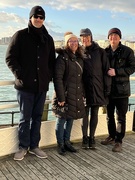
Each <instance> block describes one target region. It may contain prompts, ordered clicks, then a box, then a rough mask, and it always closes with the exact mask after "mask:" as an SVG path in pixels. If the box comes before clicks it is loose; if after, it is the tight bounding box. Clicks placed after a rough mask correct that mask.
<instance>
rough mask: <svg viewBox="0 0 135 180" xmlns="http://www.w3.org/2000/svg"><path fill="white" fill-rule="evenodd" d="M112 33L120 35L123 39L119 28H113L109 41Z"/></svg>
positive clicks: (110, 31)
mask: <svg viewBox="0 0 135 180" xmlns="http://www.w3.org/2000/svg"><path fill="white" fill-rule="evenodd" d="M112 33H115V34H118V35H119V36H120V39H121V37H122V34H121V31H120V30H119V29H118V28H112V29H110V30H109V32H108V39H109V36H110V34H112Z"/></svg>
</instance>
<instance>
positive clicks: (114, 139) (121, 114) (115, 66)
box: [101, 28, 135, 152]
mask: <svg viewBox="0 0 135 180" xmlns="http://www.w3.org/2000/svg"><path fill="white" fill-rule="evenodd" d="M121 38H122V33H121V31H120V29H118V28H112V29H110V30H109V32H108V39H109V42H110V45H109V46H108V47H106V48H105V50H106V52H107V56H108V58H109V61H110V67H111V68H110V69H109V71H108V75H109V76H110V77H112V85H111V93H110V96H109V104H108V105H107V125H108V133H109V135H108V137H107V138H105V140H103V141H101V144H103V145H110V144H112V145H114V146H113V148H112V151H113V152H121V151H122V142H123V138H124V136H125V129H126V113H127V110H128V99H129V96H130V80H129V77H130V75H131V74H133V73H134V72H135V57H134V52H133V50H132V49H131V48H129V47H127V46H125V45H123V44H121V41H120V40H121ZM115 112H116V115H117V125H116V122H115Z"/></svg>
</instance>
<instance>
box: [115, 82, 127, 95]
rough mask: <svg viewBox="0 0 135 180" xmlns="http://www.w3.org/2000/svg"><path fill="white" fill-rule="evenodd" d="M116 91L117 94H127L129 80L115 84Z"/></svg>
mask: <svg viewBox="0 0 135 180" xmlns="http://www.w3.org/2000/svg"><path fill="white" fill-rule="evenodd" d="M116 89H117V93H118V94H119V95H129V94H130V84H129V82H126V83H122V84H116Z"/></svg>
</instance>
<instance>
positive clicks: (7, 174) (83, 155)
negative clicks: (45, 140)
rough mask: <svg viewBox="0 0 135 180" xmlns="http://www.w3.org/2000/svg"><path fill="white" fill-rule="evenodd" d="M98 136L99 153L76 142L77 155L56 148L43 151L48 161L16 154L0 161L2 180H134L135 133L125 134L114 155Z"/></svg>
mask: <svg viewBox="0 0 135 180" xmlns="http://www.w3.org/2000/svg"><path fill="white" fill-rule="evenodd" d="M104 137H105V136H97V137H96V143H97V149H96V150H83V149H81V143H80V142H77V143H74V146H75V147H76V148H77V149H78V153H70V152H67V154H66V155H65V156H61V155H59V154H58V153H57V150H56V146H55V147H50V148H46V149H44V151H46V152H47V154H48V158H47V159H39V158H37V157H35V156H34V155H30V154H27V155H26V156H25V158H24V159H23V160H22V161H14V160H13V155H10V156H5V157H3V158H0V180H7V179H8V180H14V179H17V180H21V179H25V180H26V179H27V180H31V179H32V180H39V179H41V180H47V179H48V180H55V179H57V180H65V179H67V180H72V179H73V180H79V179H81V180H85V179H88V180H95V179H96V180H133V179H135V133H134V132H130V133H126V136H125V138H124V140H123V150H122V152H121V153H114V152H112V146H111V145H109V146H104V145H101V144H100V141H101V140H102V139H104Z"/></svg>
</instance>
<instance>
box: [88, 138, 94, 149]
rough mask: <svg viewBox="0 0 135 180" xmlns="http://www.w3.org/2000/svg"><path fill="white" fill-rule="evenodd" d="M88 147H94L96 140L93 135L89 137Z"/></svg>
mask: <svg viewBox="0 0 135 180" xmlns="http://www.w3.org/2000/svg"><path fill="white" fill-rule="evenodd" d="M89 148H90V149H96V142H95V138H94V137H89Z"/></svg>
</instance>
